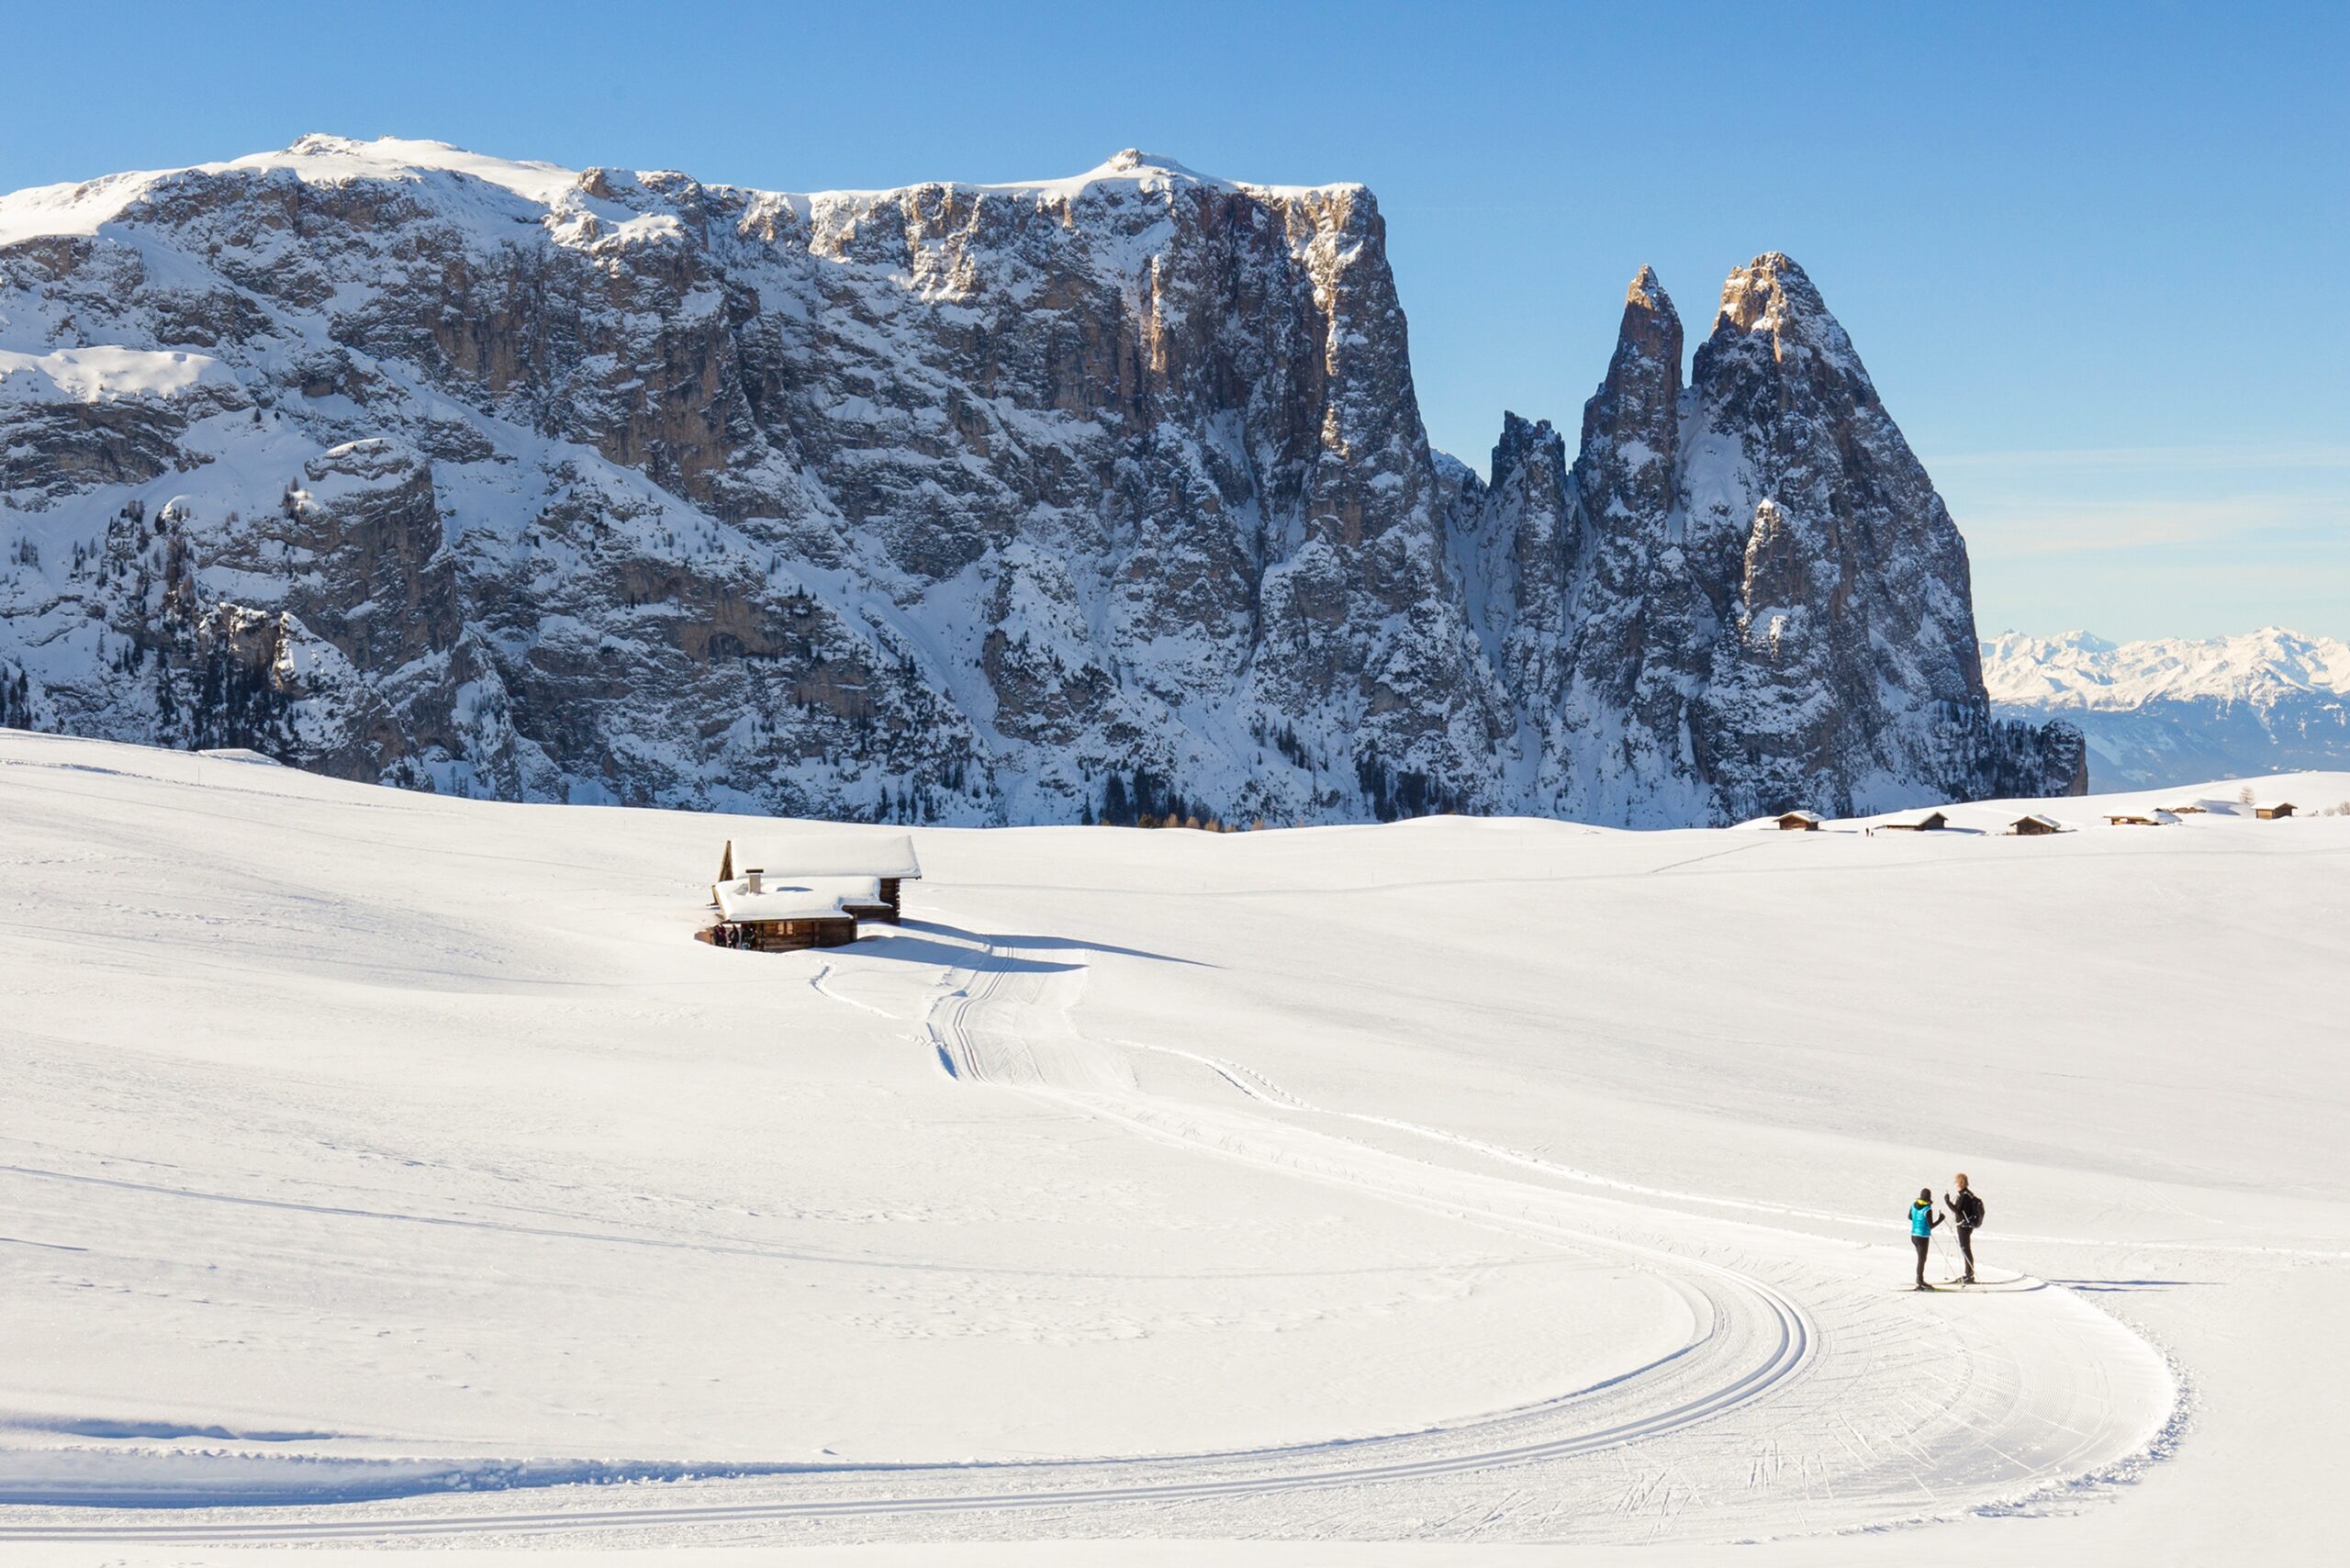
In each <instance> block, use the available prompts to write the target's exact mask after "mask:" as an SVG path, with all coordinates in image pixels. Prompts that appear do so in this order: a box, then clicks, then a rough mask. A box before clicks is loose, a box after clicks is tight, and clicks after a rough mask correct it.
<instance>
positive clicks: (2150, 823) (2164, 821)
mask: <svg viewBox="0 0 2350 1568" xmlns="http://www.w3.org/2000/svg"><path fill="white" fill-rule="evenodd" d="M2105 820H2106V822H2107V823H2109V825H2111V826H2114V827H2168V826H2170V825H2172V824H2173V823H2177V821H2178V819H2177V817H2175V816H2173V815H2171V814H2170V813H2169V812H2165V811H2159V810H2158V811H2152V812H2106V813H2105Z"/></svg>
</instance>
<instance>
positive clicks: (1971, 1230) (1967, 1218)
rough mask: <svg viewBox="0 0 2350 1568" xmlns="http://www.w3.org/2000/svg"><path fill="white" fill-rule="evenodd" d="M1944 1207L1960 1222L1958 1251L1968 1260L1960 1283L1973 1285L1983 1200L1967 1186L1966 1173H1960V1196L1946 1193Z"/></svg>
mask: <svg viewBox="0 0 2350 1568" xmlns="http://www.w3.org/2000/svg"><path fill="white" fill-rule="evenodd" d="M1942 1206H1943V1207H1944V1208H1946V1209H1948V1210H1950V1217H1951V1218H1953V1219H1954V1220H1956V1221H1958V1250H1959V1253H1960V1255H1961V1256H1963V1257H1964V1259H1965V1260H1966V1271H1965V1277H1964V1278H1963V1279H1961V1280H1960V1281H1959V1283H1960V1284H1963V1285H1971V1284H1973V1283H1974V1282H1975V1231H1976V1230H1977V1229H1978V1228H1980V1226H1982V1224H1983V1200H1982V1199H1981V1198H1978V1197H1976V1196H1975V1189H1974V1188H1972V1187H1970V1186H1968V1185H1967V1184H1966V1172H1965V1171H1964V1170H1962V1171H1960V1172H1959V1173H1958V1196H1956V1197H1955V1198H1953V1197H1952V1196H1951V1195H1950V1194H1949V1193H1943V1194H1942Z"/></svg>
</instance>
